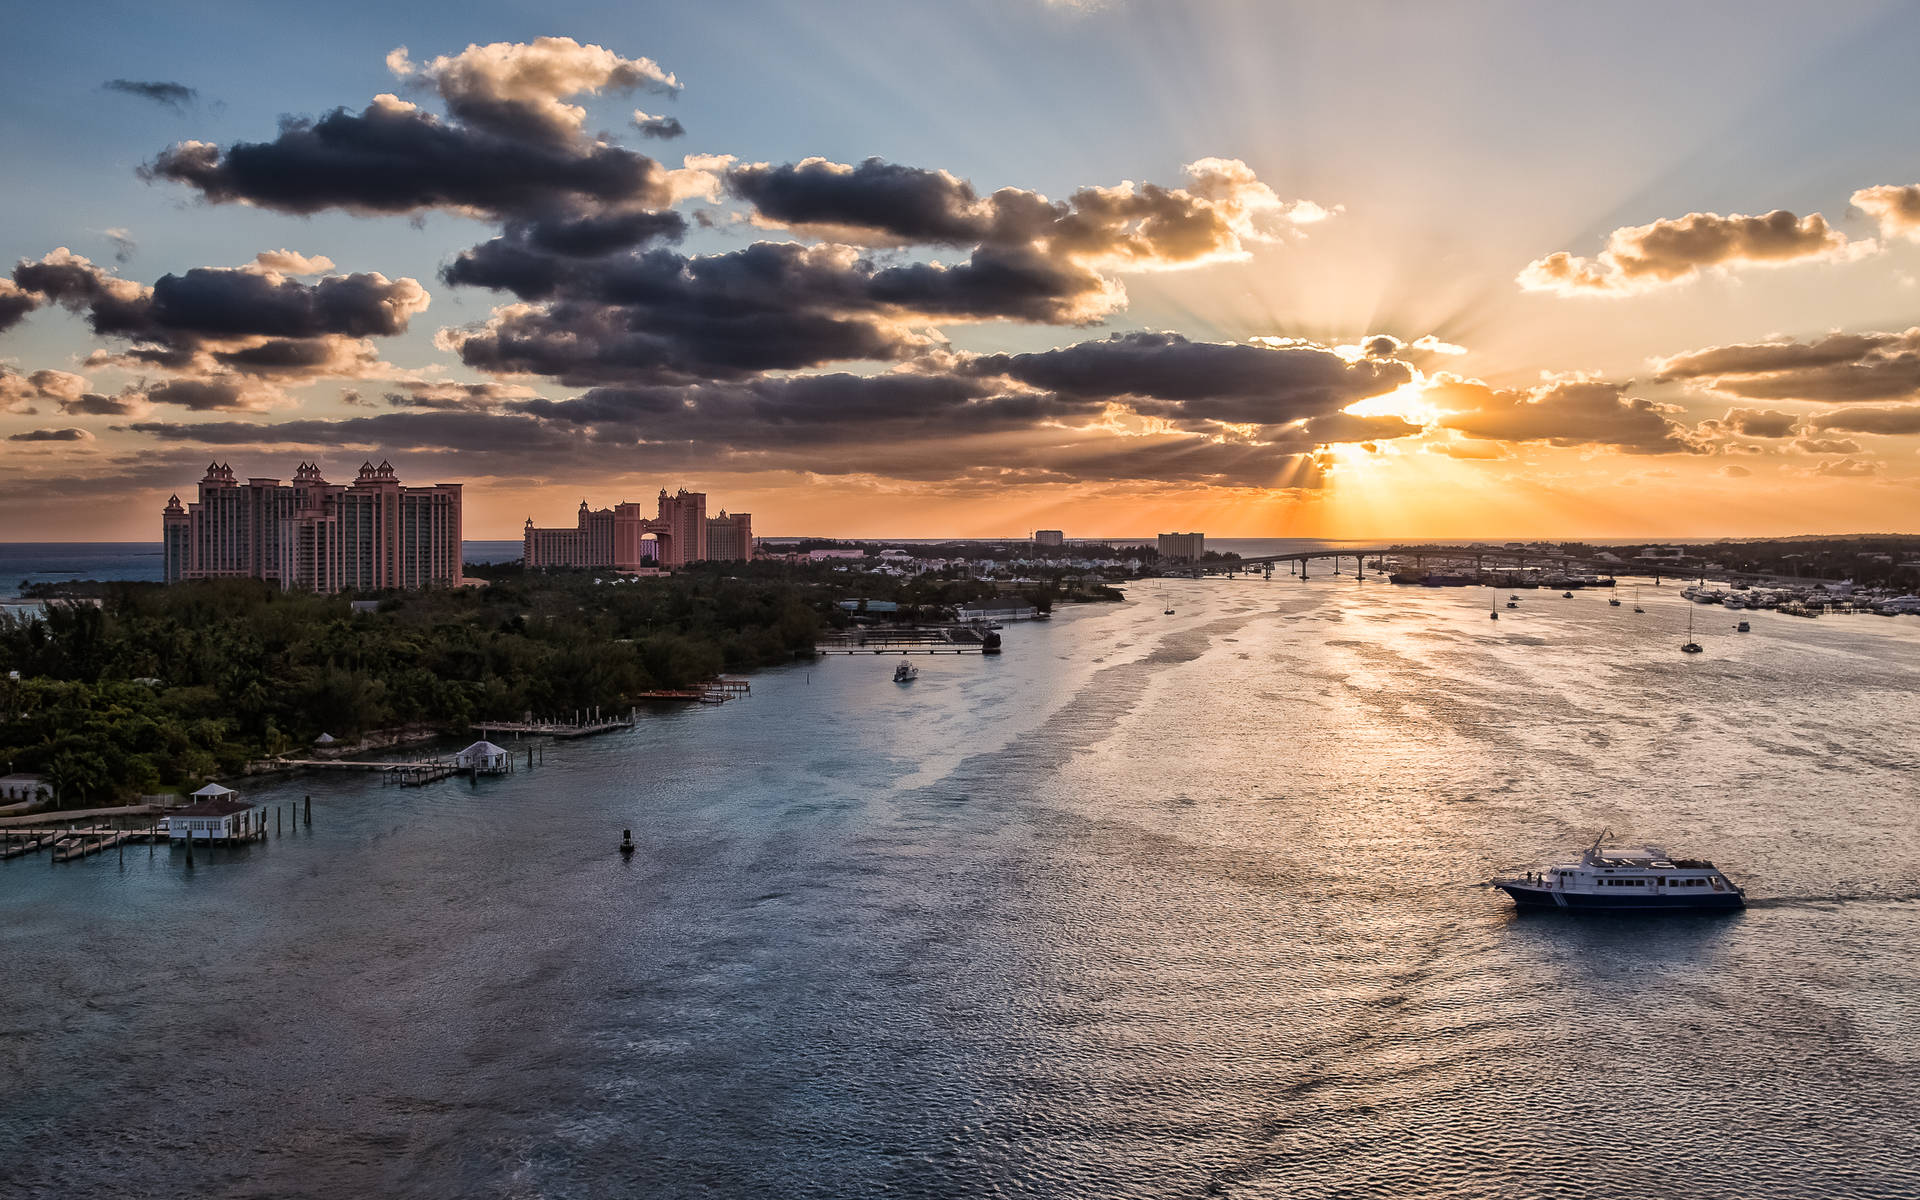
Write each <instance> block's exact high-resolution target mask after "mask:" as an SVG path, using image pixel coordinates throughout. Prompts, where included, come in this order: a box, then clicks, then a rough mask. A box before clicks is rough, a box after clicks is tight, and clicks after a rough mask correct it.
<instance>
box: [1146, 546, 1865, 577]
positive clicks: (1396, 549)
mask: <svg viewBox="0 0 1920 1200" xmlns="http://www.w3.org/2000/svg"><path fill="white" fill-rule="evenodd" d="M1389 557H1390V558H1393V559H1396V560H1398V562H1399V563H1400V564H1401V567H1402V568H1403V569H1404V567H1405V566H1406V564H1407V563H1409V562H1411V563H1412V567H1413V570H1414V571H1415V572H1419V571H1422V570H1424V569H1425V568H1426V564H1427V562H1428V560H1433V561H1435V562H1446V563H1455V564H1460V565H1462V566H1464V565H1465V564H1467V563H1472V564H1473V571H1474V573H1475V574H1476V575H1477V574H1479V573H1480V572H1482V571H1483V570H1496V571H1497V570H1500V569H1502V568H1505V569H1508V570H1516V571H1518V570H1525V569H1526V568H1528V567H1530V566H1531V567H1559V568H1561V569H1563V570H1568V571H1578V572H1581V573H1583V574H1593V575H1600V576H1604V577H1606V578H1609V579H1611V578H1613V577H1615V576H1617V575H1633V576H1639V577H1651V578H1652V579H1653V580H1654V582H1655V583H1658V582H1659V581H1660V580H1661V579H1663V578H1665V579H1696V578H1697V579H1699V580H1700V581H1702V582H1705V581H1706V578H1707V576H1708V575H1712V576H1713V577H1714V578H1716V579H1726V580H1729V581H1732V582H1740V583H1761V584H1771V585H1775V586H1792V585H1799V586H1802V587H1811V586H1813V585H1814V584H1831V583H1838V582H1840V581H1839V580H1836V579H1815V578H1810V577H1807V576H1791V575H1769V574H1763V573H1757V572H1751V571H1729V570H1724V569H1721V568H1715V569H1713V570H1711V571H1709V570H1708V569H1707V568H1706V566H1705V564H1704V563H1702V562H1700V561H1699V560H1697V559H1690V558H1675V559H1670V560H1662V561H1660V562H1611V561H1607V560H1605V559H1599V558H1594V557H1591V556H1585V555H1574V554H1563V553H1560V552H1558V551H1553V550H1512V549H1504V548H1499V547H1493V546H1386V547H1375V548H1373V549H1370V550H1364V551H1354V550H1304V551H1295V552H1292V553H1288V554H1263V555H1258V556H1255V557H1252V558H1240V559H1222V560H1218V561H1214V562H1202V563H1193V564H1191V565H1190V566H1188V567H1185V568H1183V570H1182V573H1184V574H1190V575H1192V576H1193V578H1195V579H1198V578H1200V577H1202V576H1204V575H1235V574H1241V573H1246V572H1251V571H1254V570H1255V569H1256V568H1261V567H1267V566H1272V565H1277V564H1279V563H1287V564H1288V566H1289V572H1290V573H1292V574H1296V575H1298V576H1299V577H1300V578H1302V579H1306V578H1309V577H1310V576H1309V570H1310V564H1312V563H1314V562H1316V561H1317V562H1321V563H1322V564H1325V565H1326V566H1327V567H1328V570H1327V573H1328V574H1332V575H1340V574H1343V572H1342V571H1341V570H1340V560H1341V559H1344V558H1350V559H1352V560H1353V576H1354V578H1355V579H1357V580H1364V579H1365V578H1366V563H1367V560H1368V559H1373V560H1376V561H1377V560H1379V559H1381V558H1389ZM1385 574H1387V572H1385V571H1381V570H1377V569H1376V570H1375V571H1374V575H1376V576H1381V575H1385Z"/></svg>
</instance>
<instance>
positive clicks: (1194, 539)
mask: <svg viewBox="0 0 1920 1200" xmlns="http://www.w3.org/2000/svg"><path fill="white" fill-rule="evenodd" d="M1206 552H1207V535H1206V534H1204V533H1163V534H1161V535H1160V557H1161V558H1164V559H1167V560H1169V561H1172V562H1196V561H1198V560H1199V558H1200V556H1201V555H1202V554H1205V553H1206Z"/></svg>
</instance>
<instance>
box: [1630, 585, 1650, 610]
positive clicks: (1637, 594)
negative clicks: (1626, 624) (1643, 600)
mask: <svg viewBox="0 0 1920 1200" xmlns="http://www.w3.org/2000/svg"><path fill="white" fill-rule="evenodd" d="M1633 611H1635V612H1637V613H1643V612H1645V611H1647V610H1646V609H1644V608H1641V607H1640V589H1639V588H1638V587H1636V588H1634V589H1633Z"/></svg>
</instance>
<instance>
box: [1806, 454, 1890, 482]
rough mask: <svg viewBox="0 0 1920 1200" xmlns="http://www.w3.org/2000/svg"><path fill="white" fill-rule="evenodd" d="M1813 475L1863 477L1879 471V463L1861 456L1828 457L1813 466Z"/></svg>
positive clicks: (1835, 477) (1836, 477) (1842, 477)
mask: <svg viewBox="0 0 1920 1200" xmlns="http://www.w3.org/2000/svg"><path fill="white" fill-rule="evenodd" d="M1813 473H1814V474H1815V475H1825V476H1828V477H1830V478H1834V479H1864V478H1866V477H1867V476H1869V475H1878V474H1879V473H1880V464H1879V463H1877V462H1872V461H1870V460H1867V459H1863V458H1830V459H1828V460H1826V461H1825V462H1822V463H1820V464H1818V465H1817V466H1815V467H1814V468H1813Z"/></svg>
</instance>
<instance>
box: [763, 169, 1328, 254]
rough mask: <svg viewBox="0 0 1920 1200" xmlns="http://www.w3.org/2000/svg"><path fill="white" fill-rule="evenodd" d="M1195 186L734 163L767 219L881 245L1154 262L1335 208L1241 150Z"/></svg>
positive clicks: (1320, 216) (1232, 250)
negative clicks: (1040, 189)
mask: <svg viewBox="0 0 1920 1200" xmlns="http://www.w3.org/2000/svg"><path fill="white" fill-rule="evenodd" d="M1186 175H1187V185H1186V186H1185V187H1165V186H1162V185H1160V184H1151V183H1150V184H1144V185H1136V184H1134V183H1131V182H1127V183H1121V184H1117V185H1115V186H1112V187H1087V188H1082V189H1080V190H1079V191H1076V192H1074V193H1073V194H1072V195H1070V196H1069V197H1067V198H1066V199H1065V200H1058V201H1055V200H1049V199H1047V198H1046V197H1045V196H1042V195H1040V194H1039V193H1037V192H1031V191H1024V190H1022V189H1019V188H1002V189H1000V190H999V191H997V192H994V193H993V194H992V195H989V196H981V195H980V194H979V193H978V192H977V191H976V190H975V189H974V187H973V185H972V184H971V183H969V182H967V181H966V180H964V179H961V178H959V177H957V176H955V175H953V174H951V173H949V172H947V171H942V170H934V169H928V168H924V167H909V166H903V165H901V164H898V163H891V162H887V161H885V160H884V159H879V158H869V159H867V160H865V161H864V162H862V163H860V164H859V165H857V166H850V165H848V164H845V163H836V162H832V161H830V160H828V159H824V158H808V159H803V160H801V161H800V162H797V163H786V164H784V165H779V166H776V165H773V164H771V163H764V162H761V163H748V164H742V165H738V166H734V167H731V168H729V169H728V170H727V171H726V173H725V181H726V186H727V189H728V191H729V193H730V194H732V195H734V196H736V197H738V198H740V199H742V200H745V201H747V202H748V203H749V204H751V205H752V206H753V210H754V219H755V221H756V222H758V223H759V224H762V225H765V226H769V227H775V228H788V229H794V230H797V231H800V232H803V233H808V234H812V235H814V236H819V237H825V238H830V239H833V240H836V241H843V242H849V243H852V244H856V245H871V246H906V245H935V246H969V245H984V246H996V247H1008V248H1012V247H1019V248H1023V249H1026V250H1028V251H1030V252H1032V253H1035V254H1041V255H1046V256H1048V257H1052V258H1057V259H1062V260H1073V261H1077V262H1081V263H1085V264H1090V265H1101V266H1108V267H1125V268H1131V269H1151V268H1155V267H1169V266H1186V265H1193V264H1195V263H1199V262H1202V261H1209V260H1218V259H1226V258H1235V257H1240V256H1243V255H1244V253H1245V247H1246V246H1248V245H1250V244H1254V243H1258V242H1266V241H1273V240H1276V239H1277V238H1279V237H1281V236H1283V235H1285V234H1286V233H1288V232H1290V231H1292V230H1293V229H1295V228H1296V227H1298V226H1300V225H1306V224H1312V223H1315V222H1317V221H1320V220H1324V219H1325V218H1326V217H1327V216H1329V215H1331V213H1330V210H1328V209H1326V208H1323V207H1321V206H1319V205H1316V204H1313V203H1311V202H1308V201H1291V202H1290V201H1286V200H1282V199H1281V198H1280V197H1279V196H1278V195H1276V194H1275V193H1274V191H1273V189H1272V188H1270V187H1268V186H1267V185H1266V184H1265V183H1262V182H1261V181H1260V180H1259V179H1258V178H1257V177H1256V176H1255V175H1254V173H1253V170H1252V169H1251V168H1249V167H1248V166H1247V164H1245V163H1244V162H1241V161H1240V160H1238V159H1225V158H1203V159H1199V160H1197V161H1195V162H1192V163H1189V164H1187V167H1186Z"/></svg>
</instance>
